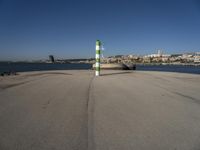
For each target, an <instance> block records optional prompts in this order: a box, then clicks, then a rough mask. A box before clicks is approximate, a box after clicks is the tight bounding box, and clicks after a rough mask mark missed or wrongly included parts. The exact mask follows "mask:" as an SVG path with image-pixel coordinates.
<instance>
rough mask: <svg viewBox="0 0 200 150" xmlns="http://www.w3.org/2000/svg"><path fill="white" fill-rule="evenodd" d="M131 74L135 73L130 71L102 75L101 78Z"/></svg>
mask: <svg viewBox="0 0 200 150" xmlns="http://www.w3.org/2000/svg"><path fill="white" fill-rule="evenodd" d="M129 73H133V72H130V71H126V72H113V73H106V74H101V76H110V75H120V74H129Z"/></svg>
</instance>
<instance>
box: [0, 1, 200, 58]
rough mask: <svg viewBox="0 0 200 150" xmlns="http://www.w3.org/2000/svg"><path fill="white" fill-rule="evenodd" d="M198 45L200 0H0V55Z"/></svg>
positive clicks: (172, 49) (75, 54)
mask: <svg viewBox="0 0 200 150" xmlns="http://www.w3.org/2000/svg"><path fill="white" fill-rule="evenodd" d="M96 39H100V40H102V42H103V43H104V47H105V52H104V55H105V56H109V55H117V54H149V53H155V51H156V49H164V52H165V53H182V52H193V51H200V0H0V60H28V59H44V58H47V57H48V55H49V54H53V55H55V57H57V58H89V57H94V54H95V41H96Z"/></svg>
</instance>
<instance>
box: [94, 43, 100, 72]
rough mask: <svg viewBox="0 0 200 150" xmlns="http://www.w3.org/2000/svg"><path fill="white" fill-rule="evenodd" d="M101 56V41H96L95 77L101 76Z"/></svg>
mask: <svg viewBox="0 0 200 150" xmlns="http://www.w3.org/2000/svg"><path fill="white" fill-rule="evenodd" d="M100 54H101V41H99V40H97V41H96V64H95V67H96V71H95V75H96V76H99V75H100Z"/></svg>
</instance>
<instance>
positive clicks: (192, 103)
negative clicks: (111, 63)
mask: <svg viewBox="0 0 200 150" xmlns="http://www.w3.org/2000/svg"><path fill="white" fill-rule="evenodd" d="M0 149H2V150H29V149H31V150H50V149H53V150H66V149H67V150H79V149H80V150H87V149H89V150H133V149H134V150H169V149H170V150H175V149H176V150H198V149H200V76H199V75H192V74H182V73H166V72H142V71H119V70H117V71H112V70H104V71H102V74H101V76H100V77H95V76H94V71H84V70H82V71H79V70H77V71H76V70H74V71H72V70H68V71H45V72H31V73H21V74H20V75H17V76H8V77H0Z"/></svg>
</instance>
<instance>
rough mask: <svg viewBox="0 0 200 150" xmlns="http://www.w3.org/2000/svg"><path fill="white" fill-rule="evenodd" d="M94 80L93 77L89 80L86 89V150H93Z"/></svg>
mask: <svg viewBox="0 0 200 150" xmlns="http://www.w3.org/2000/svg"><path fill="white" fill-rule="evenodd" d="M94 80H95V76H94V77H93V78H92V79H91V81H90V84H89V88H88V101H87V119H88V125H87V131H88V133H87V134H88V135H87V138H88V140H87V149H88V150H95V142H94V103H95V99H94V95H93V89H94V84H93V81H94Z"/></svg>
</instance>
